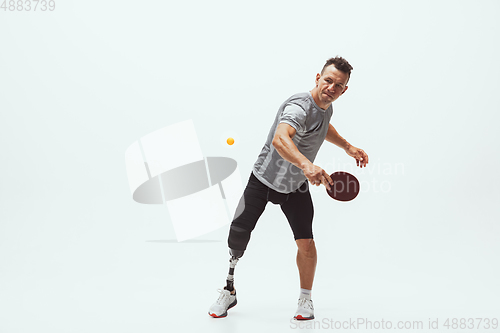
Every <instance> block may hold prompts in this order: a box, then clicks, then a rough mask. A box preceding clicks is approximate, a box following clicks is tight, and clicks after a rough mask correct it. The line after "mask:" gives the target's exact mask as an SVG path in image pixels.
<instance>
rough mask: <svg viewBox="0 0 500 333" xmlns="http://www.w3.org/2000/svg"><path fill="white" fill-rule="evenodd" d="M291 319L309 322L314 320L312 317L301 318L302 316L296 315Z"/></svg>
mask: <svg viewBox="0 0 500 333" xmlns="http://www.w3.org/2000/svg"><path fill="white" fill-rule="evenodd" d="M293 318H295V319H297V320H311V319H314V316H312V317H302V315H298V316H295V317H293Z"/></svg>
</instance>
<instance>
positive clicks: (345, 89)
mask: <svg viewBox="0 0 500 333" xmlns="http://www.w3.org/2000/svg"><path fill="white" fill-rule="evenodd" d="M347 88H349V87H348V86H345V88H344V91H343V92H342V94H341V95H343V94H344V93H345V92H346V91H347Z"/></svg>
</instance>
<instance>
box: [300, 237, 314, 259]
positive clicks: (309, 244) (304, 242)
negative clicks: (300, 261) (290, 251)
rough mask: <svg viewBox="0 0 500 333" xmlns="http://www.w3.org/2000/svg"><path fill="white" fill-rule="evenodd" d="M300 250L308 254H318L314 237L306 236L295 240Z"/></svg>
mask: <svg viewBox="0 0 500 333" xmlns="http://www.w3.org/2000/svg"><path fill="white" fill-rule="evenodd" d="M295 242H296V243H297V247H298V249H299V251H300V252H301V253H303V254H305V255H307V256H315V255H316V245H315V244H314V239H312V238H305V239H297V240H295Z"/></svg>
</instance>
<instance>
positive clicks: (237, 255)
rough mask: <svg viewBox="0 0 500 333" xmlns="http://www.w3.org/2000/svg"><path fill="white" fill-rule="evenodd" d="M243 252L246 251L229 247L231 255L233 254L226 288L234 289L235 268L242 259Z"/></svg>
mask: <svg viewBox="0 0 500 333" xmlns="http://www.w3.org/2000/svg"><path fill="white" fill-rule="evenodd" d="M243 252H244V251H238V250H233V249H229V255H231V258H230V259H229V274H228V275H227V279H226V290H229V291H233V290H234V268H235V267H236V264H237V263H238V260H240V258H241V257H242V256H243Z"/></svg>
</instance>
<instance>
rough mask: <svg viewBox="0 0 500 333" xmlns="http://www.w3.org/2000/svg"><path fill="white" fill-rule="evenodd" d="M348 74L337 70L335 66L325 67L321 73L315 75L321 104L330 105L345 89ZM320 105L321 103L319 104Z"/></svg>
mask: <svg viewBox="0 0 500 333" xmlns="http://www.w3.org/2000/svg"><path fill="white" fill-rule="evenodd" d="M348 80H349V74H347V73H344V72H341V71H339V70H338V69H337V68H335V66H333V65H330V66H328V67H326V68H325V70H324V71H323V74H319V73H318V74H317V75H316V88H317V89H318V99H319V101H320V102H321V104H323V106H326V105H330V104H331V103H332V102H333V101H335V100H336V99H337V98H339V97H340V95H342V94H343V93H345V91H346V90H347V81H348ZM320 107H321V105H320Z"/></svg>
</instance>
